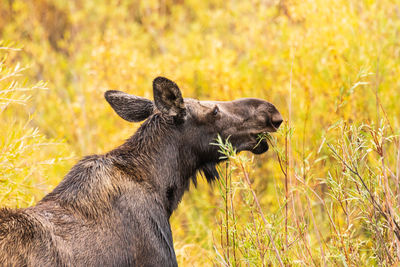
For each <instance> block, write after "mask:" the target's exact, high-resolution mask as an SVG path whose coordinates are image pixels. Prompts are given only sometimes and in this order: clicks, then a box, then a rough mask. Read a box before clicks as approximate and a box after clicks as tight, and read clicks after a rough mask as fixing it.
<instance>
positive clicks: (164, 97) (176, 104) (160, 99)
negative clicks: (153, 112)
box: [153, 77, 186, 119]
mask: <svg viewBox="0 0 400 267" xmlns="http://www.w3.org/2000/svg"><path fill="white" fill-rule="evenodd" d="M153 94H154V103H155V105H156V107H157V108H158V109H159V110H160V111H161V112H162V113H164V114H167V115H169V116H172V117H174V118H177V119H182V118H183V117H184V116H185V114H186V111H185V105H184V103H183V98H182V94H181V90H179V88H178V86H177V85H176V83H174V82H173V81H171V80H168V79H167V78H164V77H157V78H155V79H154V81H153Z"/></svg>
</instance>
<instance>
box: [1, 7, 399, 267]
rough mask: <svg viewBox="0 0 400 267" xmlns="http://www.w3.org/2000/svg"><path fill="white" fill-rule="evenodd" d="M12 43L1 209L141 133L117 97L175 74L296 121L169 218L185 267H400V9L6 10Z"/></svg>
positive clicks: (5, 53) (6, 71)
mask: <svg viewBox="0 0 400 267" xmlns="http://www.w3.org/2000/svg"><path fill="white" fill-rule="evenodd" d="M0 40H1V41H0V60H1V61H0V117H1V119H0V129H1V131H0V203H1V206H10V207H26V206H28V205H32V204H34V203H35V202H37V201H38V200H40V198H41V197H43V196H44V195H45V194H46V193H48V192H50V191H51V190H52V188H54V186H55V185H57V184H58V183H59V182H60V180H61V179H62V178H63V176H64V175H65V174H66V173H67V172H68V170H69V169H70V168H71V166H72V165H73V164H74V163H76V161H77V160H79V158H81V157H82V156H84V155H88V154H94V153H105V152H107V151H108V150H110V149H112V148H114V147H116V146H117V145H119V144H121V143H122V142H123V140H124V139H126V138H128V137H129V136H130V135H132V134H133V132H134V131H135V129H136V128H137V127H138V124H134V125H132V124H130V123H128V122H125V121H123V120H122V119H120V118H119V117H118V116H117V115H116V114H114V112H113V111H112V109H111V108H110V107H109V106H108V104H107V103H106V102H105V101H104V99H103V93H104V91H105V90H107V89H116V90H122V91H125V92H129V93H132V94H136V95H139V96H145V97H147V98H150V99H152V88H151V82H152V80H153V79H154V78H155V77H156V76H158V75H162V76H165V77H168V78H170V79H172V80H174V81H176V82H177V84H178V85H179V86H180V88H181V90H182V93H183V95H184V97H192V98H198V99H203V100H205V99H213V100H232V99H235V98H240V97H258V98H263V99H266V100H268V101H270V102H272V103H274V104H275V106H276V107H277V108H278V109H279V110H280V112H281V113H282V115H283V117H284V118H285V123H284V125H283V126H282V127H281V129H280V131H279V132H278V133H276V134H274V135H273V136H274V138H275V139H272V140H270V142H271V147H273V148H271V149H270V151H269V152H268V153H266V154H263V155H262V156H259V157H254V159H253V156H252V155H251V154H246V153H243V154H241V155H235V154H234V153H231V152H233V151H229V146H227V147H223V144H220V145H221V146H222V149H226V151H227V152H226V153H227V155H228V156H229V157H230V158H231V161H230V163H229V164H222V165H221V166H220V167H221V168H220V171H221V176H222V179H221V181H220V182H218V183H217V184H215V185H214V186H213V187H210V186H208V185H207V184H206V182H205V181H204V180H203V179H200V180H201V182H200V184H199V185H198V186H197V189H194V188H191V190H190V193H189V194H186V195H185V197H184V199H183V201H182V203H181V205H180V206H179V208H178V210H177V211H176V212H175V213H174V215H173V216H172V218H171V222H172V229H173V234H174V243H175V244H174V245H175V249H176V254H177V257H178V262H179V263H180V265H181V266H210V265H215V266H227V265H229V266H231V265H232V266H242V265H243V266H261V265H278V264H283V265H292V266H310V265H311V266H312V265H314V266H321V265H325V266H338V265H339V266H370V265H378V266H391V265H397V264H399V260H400V242H399V240H400V239H399V237H400V235H399V233H400V232H399V231H400V228H398V226H397V224H398V223H400V218H399V215H400V211H399V209H400V189H399V187H400V184H399V180H400V141H399V136H398V135H399V129H400V121H399V117H400V116H399V115H400V105H399V100H400V78H399V74H400V2H398V1H393V0H392V1H391V0H382V1H379V0H377V1H372V0H306V1H297V0H280V1H278V0H271V1H270V0H252V1H238V0H232V1H226V0H225V1H220V0H216V1H208V0H204V1H198V0H150V1H140V0H135V1H127V0H108V1H76V0H69V1H62V0H54V1H50V0H30V1H26V0H0ZM246 177H248V178H249V181H250V184H248V183H247V182H246V181H247V180H246V179H247V178H246ZM252 192H254V193H255V194H254V195H253V194H252ZM254 196H256V197H254ZM256 198H257V199H256ZM257 202H258V203H259V204H260V206H261V210H259V209H258V208H257V205H256V204H257ZM228 204H229V205H228Z"/></svg>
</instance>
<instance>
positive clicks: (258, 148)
mask: <svg viewBox="0 0 400 267" xmlns="http://www.w3.org/2000/svg"><path fill="white" fill-rule="evenodd" d="M264 135H265V133H259V134H256V135H255V136H253V137H254V138H255V140H256V141H257V142H256V144H255V145H254V146H253V148H251V149H250V151H251V152H252V153H254V154H257V155H258V154H262V153H265V152H267V151H268V149H269V146H268V142H267V139H266V138H265V136H264Z"/></svg>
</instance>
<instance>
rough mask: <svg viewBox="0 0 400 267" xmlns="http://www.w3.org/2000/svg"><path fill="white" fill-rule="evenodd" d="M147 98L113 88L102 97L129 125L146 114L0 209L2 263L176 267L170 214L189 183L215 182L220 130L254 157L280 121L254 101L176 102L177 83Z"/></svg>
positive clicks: (157, 87) (163, 82) (158, 84)
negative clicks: (36, 190)
mask: <svg viewBox="0 0 400 267" xmlns="http://www.w3.org/2000/svg"><path fill="white" fill-rule="evenodd" d="M153 90H154V102H153V101H150V100H148V99H145V98H142V97H137V96H132V95H129V94H126V93H123V92H119V91H107V92H106V94H105V98H106V100H107V101H108V102H109V103H110V105H111V107H112V108H113V109H114V110H115V111H116V113H117V114H118V115H120V116H121V117H122V118H124V119H125V120H128V121H132V122H138V121H142V120H145V119H147V120H146V121H145V122H144V123H143V124H142V125H141V127H140V128H139V130H138V131H137V132H136V133H135V134H134V135H133V136H132V137H131V138H129V139H128V140H127V141H126V142H125V143H124V144H123V145H121V146H120V147H118V148H116V149H114V150H112V151H111V152H109V153H107V154H105V155H93V156H88V157H85V158H84V159H82V160H81V161H79V162H78V163H77V164H76V165H75V166H74V167H73V168H72V169H71V171H70V172H69V173H68V174H67V175H66V176H65V178H64V179H63V181H62V182H61V183H60V184H59V185H58V186H57V187H56V188H55V189H54V190H53V191H52V192H51V193H50V194H48V195H47V196H45V197H44V198H43V199H42V200H41V201H40V202H39V203H38V204H37V205H36V206H34V207H30V208H27V209H19V210H14V209H7V208H4V209H0V265H2V266H177V262H176V257H175V252H174V247H173V242H172V234H171V228H170V224H169V217H170V216H171V214H172V212H173V211H174V209H176V207H177V205H178V203H179V201H180V200H181V198H182V196H183V194H184V192H185V191H186V190H187V189H188V188H189V185H190V181H193V182H194V183H196V173H197V172H202V173H203V174H204V176H205V177H206V178H207V180H208V181H209V182H211V181H213V180H214V179H217V178H218V173H217V171H216V168H215V166H216V164H217V163H218V162H219V161H220V160H221V159H220V156H221V155H220V154H219V152H218V147H216V146H213V145H210V143H212V142H214V141H215V138H216V137H217V136H218V135H220V136H221V137H222V138H224V139H226V138H229V140H230V142H231V143H232V144H233V146H234V147H235V148H236V149H237V151H243V150H248V151H252V152H253V153H255V154H261V153H264V152H266V151H267V150H268V144H267V143H266V142H265V141H260V140H259V138H258V136H259V134H260V133H263V132H273V131H276V130H277V129H278V128H279V126H280V124H281V122H282V117H281V115H280V114H279V112H278V111H277V109H276V108H275V107H274V106H273V105H272V104H270V103H268V102H266V101H264V100H261V99H255V98H246V99H239V100H235V101H231V102H212V101H198V100H195V99H183V98H182V96H181V92H180V90H179V88H178V86H177V85H176V84H175V83H174V82H172V81H170V80H168V79H166V78H162V77H158V78H156V79H155V80H154V82H153Z"/></svg>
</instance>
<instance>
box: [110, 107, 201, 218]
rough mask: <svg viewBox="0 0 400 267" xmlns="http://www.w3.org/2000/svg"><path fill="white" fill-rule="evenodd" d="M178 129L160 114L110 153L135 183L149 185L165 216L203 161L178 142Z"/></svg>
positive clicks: (194, 178)
mask: <svg viewBox="0 0 400 267" xmlns="http://www.w3.org/2000/svg"><path fill="white" fill-rule="evenodd" d="M179 131H180V130H179V127H176V126H175V125H174V124H173V123H172V122H171V121H168V120H167V119H165V118H164V117H162V116H161V115H158V114H156V115H154V116H153V117H151V118H149V120H147V121H146V122H145V123H143V125H142V126H141V127H140V128H139V130H138V131H137V132H136V133H135V135H133V136H132V137H131V138H130V139H128V140H127V142H126V143H124V144H123V145H122V146H120V147H119V148H117V149H115V150H114V151H112V152H110V153H112V154H114V156H115V159H116V161H115V165H116V166H117V167H119V168H120V169H121V170H123V172H124V173H125V174H126V175H127V177H128V178H129V179H130V180H132V181H134V182H144V183H147V184H148V185H149V188H151V191H152V193H153V194H156V195H157V198H158V199H160V201H159V203H160V204H161V205H163V206H164V207H163V209H164V210H165V211H166V213H167V214H168V216H170V215H171V214H172V212H173V211H174V210H175V209H176V207H177V205H178V203H179V202H180V200H181V199H182V196H183V194H184V192H185V191H186V190H188V189H189V186H190V181H191V180H193V181H194V182H195V183H196V172H197V171H198V170H199V169H201V168H202V161H201V159H200V158H199V157H198V155H196V153H194V152H193V151H192V150H191V149H189V148H188V147H186V146H185V144H183V143H182V142H181V140H179V138H178V136H179Z"/></svg>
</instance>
